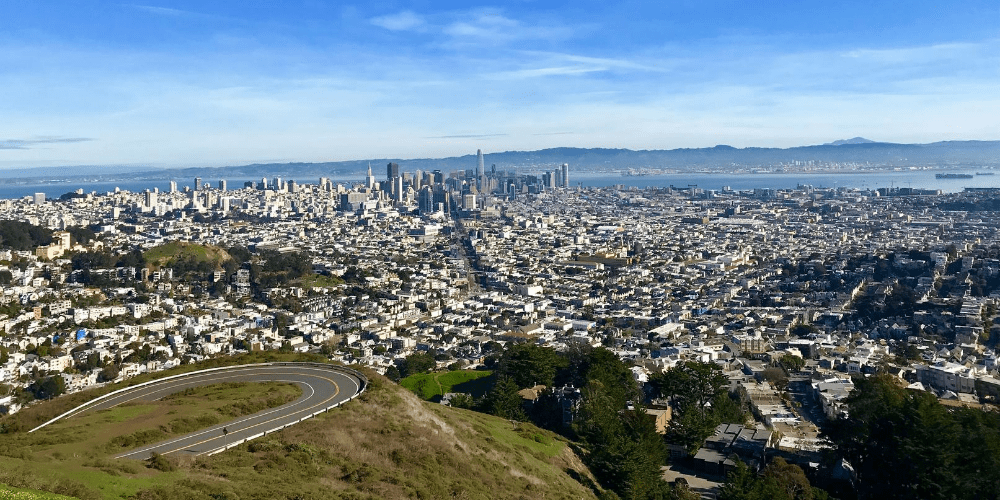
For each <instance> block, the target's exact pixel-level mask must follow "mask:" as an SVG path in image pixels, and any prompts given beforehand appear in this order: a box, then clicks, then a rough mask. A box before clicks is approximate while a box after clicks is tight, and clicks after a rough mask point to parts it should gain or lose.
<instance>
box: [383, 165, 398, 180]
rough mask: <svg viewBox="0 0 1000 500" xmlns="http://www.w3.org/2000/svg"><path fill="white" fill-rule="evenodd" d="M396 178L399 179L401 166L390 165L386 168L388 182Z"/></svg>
mask: <svg viewBox="0 0 1000 500" xmlns="http://www.w3.org/2000/svg"><path fill="white" fill-rule="evenodd" d="M396 177H399V164H398V163H389V164H388V165H386V166H385V178H386V180H389V181H391V180H393V179H395V178H396Z"/></svg>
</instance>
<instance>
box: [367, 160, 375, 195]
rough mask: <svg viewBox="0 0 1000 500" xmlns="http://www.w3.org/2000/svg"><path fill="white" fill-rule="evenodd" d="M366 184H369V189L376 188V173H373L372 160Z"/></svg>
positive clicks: (369, 164)
mask: <svg viewBox="0 0 1000 500" xmlns="http://www.w3.org/2000/svg"><path fill="white" fill-rule="evenodd" d="M365 185H367V186H368V189H375V174H373V173H372V164H371V162H369V163H368V177H367V179H366V182H365Z"/></svg>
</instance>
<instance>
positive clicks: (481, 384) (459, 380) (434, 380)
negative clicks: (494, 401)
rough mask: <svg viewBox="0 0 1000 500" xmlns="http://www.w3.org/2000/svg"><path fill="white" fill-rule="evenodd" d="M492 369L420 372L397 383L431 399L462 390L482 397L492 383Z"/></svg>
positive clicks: (438, 398) (424, 397) (437, 398)
mask: <svg viewBox="0 0 1000 500" xmlns="http://www.w3.org/2000/svg"><path fill="white" fill-rule="evenodd" d="M490 375H493V372H492V371H474V370H455V371H450V372H445V373H420V374H417V375H410V376H409V377H406V378H404V379H403V380H400V381H399V385H401V386H403V387H405V388H407V389H409V390H411V391H413V392H414V393H415V394H416V395H417V396H420V397H421V398H423V399H425V400H427V401H431V400H440V398H441V396H443V395H445V394H446V393H449V392H464V393H468V394H471V395H472V396H473V397H477V398H478V397H482V396H483V395H484V394H486V393H487V392H488V391H489V389H490V387H491V386H492V385H493V379H491V378H489V377H490Z"/></svg>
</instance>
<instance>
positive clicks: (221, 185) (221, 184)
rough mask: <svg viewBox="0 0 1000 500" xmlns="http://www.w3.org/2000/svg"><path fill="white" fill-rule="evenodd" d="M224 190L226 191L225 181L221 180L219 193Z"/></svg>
mask: <svg viewBox="0 0 1000 500" xmlns="http://www.w3.org/2000/svg"><path fill="white" fill-rule="evenodd" d="M225 190H226V180H225V179H222V180H220V181H219V191H225Z"/></svg>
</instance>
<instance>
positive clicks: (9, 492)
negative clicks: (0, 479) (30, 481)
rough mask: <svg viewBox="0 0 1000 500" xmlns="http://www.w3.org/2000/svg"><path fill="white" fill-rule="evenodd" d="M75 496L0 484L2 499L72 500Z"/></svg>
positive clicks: (0, 497) (0, 498)
mask: <svg viewBox="0 0 1000 500" xmlns="http://www.w3.org/2000/svg"><path fill="white" fill-rule="evenodd" d="M71 498H73V497H67V496H64V495H56V494H55V493H47V492H44V491H37V490H28V489H24V488H14V487H13V486H7V485H5V484H0V500H70V499H71Z"/></svg>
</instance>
